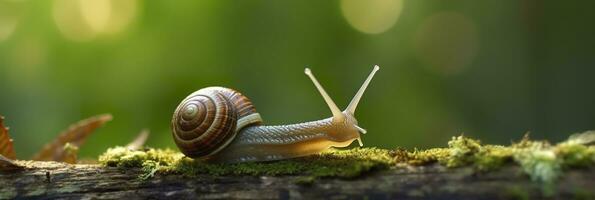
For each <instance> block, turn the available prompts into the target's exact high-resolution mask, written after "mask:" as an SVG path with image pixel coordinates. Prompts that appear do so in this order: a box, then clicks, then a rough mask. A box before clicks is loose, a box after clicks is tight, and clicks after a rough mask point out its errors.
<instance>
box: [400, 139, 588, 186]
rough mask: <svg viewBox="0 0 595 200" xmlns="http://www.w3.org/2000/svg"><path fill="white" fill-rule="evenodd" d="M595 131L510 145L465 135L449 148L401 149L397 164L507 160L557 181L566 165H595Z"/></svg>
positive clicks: (479, 164)
mask: <svg viewBox="0 0 595 200" xmlns="http://www.w3.org/2000/svg"><path fill="white" fill-rule="evenodd" d="M593 142H595V132H593V131H590V132H585V133H582V134H575V135H573V136H571V137H570V138H569V139H568V140H567V141H564V142H562V143H559V144H557V145H550V144H549V143H548V142H546V141H532V140H530V139H529V138H528V136H525V138H523V139H522V140H521V141H520V142H518V143H514V144H512V145H510V146H500V145H481V142H480V141H478V140H473V139H470V138H467V137H464V136H458V137H453V138H452V139H451V140H450V141H449V142H448V148H433V149H427V150H417V149H415V150H413V151H406V150H404V149H397V150H395V152H394V159H395V162H396V163H397V164H403V163H406V164H410V165H426V164H430V163H436V162H437V163H439V164H441V165H444V166H447V167H463V166H472V167H474V168H475V169H477V170H479V171H490V170H496V169H498V168H500V167H502V166H503V165H505V164H507V163H514V164H518V165H519V166H521V167H522V168H523V170H524V171H525V173H527V174H528V175H529V176H530V177H531V178H532V179H533V180H535V181H540V182H544V183H548V184H549V183H552V182H553V181H555V180H556V179H557V178H558V177H559V176H560V174H561V173H562V171H563V170H564V169H566V168H576V167H582V168H585V167H591V166H593V165H594V164H595V146H592V145H588V144H590V143H593Z"/></svg>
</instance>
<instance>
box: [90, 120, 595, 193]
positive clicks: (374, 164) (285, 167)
mask: <svg viewBox="0 0 595 200" xmlns="http://www.w3.org/2000/svg"><path fill="white" fill-rule="evenodd" d="M594 141H595V132H586V133H583V134H577V135H573V136H571V138H570V139H569V140H567V141H565V142H562V143H559V144H557V145H550V144H549V143H548V142H545V141H532V140H529V138H528V137H525V138H524V139H523V140H521V141H520V142H518V143H514V144H512V145H510V146H499V145H482V144H481V142H480V141H478V140H473V139H470V138H467V137H464V136H458V137H453V138H452V139H451V140H450V141H449V142H448V148H432V149H427V150H418V149H415V150H413V151H407V150H404V149H396V150H393V151H391V150H385V149H376V148H354V149H350V150H335V149H331V150H328V151H325V152H322V153H320V154H316V155H312V156H307V157H303V158H296V159H288V160H280V161H273V162H248V163H236V164H213V163H205V162H201V161H196V160H193V159H190V158H187V157H185V156H184V155H183V154H182V153H180V152H178V151H174V150H170V149H164V150H162V149H146V150H144V151H134V150H129V149H127V148H124V147H115V148H110V149H108V150H107V151H106V152H105V153H104V154H103V155H101V156H100V157H99V162H100V163H102V164H103V165H105V166H112V167H123V168H126V167H135V168H140V169H142V171H143V172H144V173H143V174H142V175H141V178H143V179H146V178H149V177H152V176H153V175H154V174H156V173H163V174H168V173H173V174H182V175H186V176H196V175H199V174H210V175H300V176H303V177H301V178H299V179H297V182H298V183H308V182H312V181H313V180H315V179H316V178H318V177H344V178H350V177H356V176H359V175H361V174H362V173H365V172H369V171H372V170H377V169H386V168H390V167H394V166H401V165H427V164H431V163H439V164H441V165H444V166H447V167H464V166H472V167H474V168H475V169H477V170H479V171H489V170H497V169H498V168H500V167H501V166H503V165H505V164H517V165H519V166H521V167H522V168H523V170H524V172H526V173H527V174H528V175H529V176H530V177H531V178H532V179H533V180H536V181H541V182H544V183H552V182H553V181H555V180H556V179H557V178H558V177H559V176H560V174H561V173H562V171H563V170H564V169H567V168H576V167H592V166H593V165H594V164H595V147H594V146H592V145H589V144H590V143H593V142H594Z"/></svg>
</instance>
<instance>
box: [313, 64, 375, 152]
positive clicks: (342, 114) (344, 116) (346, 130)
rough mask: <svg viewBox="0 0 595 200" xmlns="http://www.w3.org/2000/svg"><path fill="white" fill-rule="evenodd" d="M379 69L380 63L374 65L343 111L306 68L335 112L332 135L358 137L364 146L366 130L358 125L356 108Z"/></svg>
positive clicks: (360, 143)
mask: <svg viewBox="0 0 595 200" xmlns="http://www.w3.org/2000/svg"><path fill="white" fill-rule="evenodd" d="M379 69H380V67H378V65H375V66H374V69H373V70H372V72H371V73H370V75H368V78H367V79H366V80H365V81H364V83H363V84H362V86H361V87H360V89H359V90H358V91H357V93H356V94H355V96H354V97H353V99H351V102H350V103H349V105H348V106H347V108H345V110H344V111H341V110H340V109H339V107H337V104H335V102H334V101H333V99H331V97H330V96H329V95H328V94H327V93H326V91H325V90H324V88H323V87H322V86H321V85H320V83H319V82H318V80H316V77H314V74H312V71H311V70H310V69H309V68H306V69H305V70H304V72H305V73H306V75H307V76H308V77H310V79H311V80H312V82H313V83H314V85H315V86H316V88H317V89H318V91H319V92H320V94H321V95H322V98H324V101H325V102H326V104H327V105H328V107H329V108H330V109H331V112H332V113H333V117H332V122H333V124H335V125H336V126H334V127H335V128H334V130H331V132H332V133H333V134H332V135H336V137H340V138H346V139H347V138H354V139H357V141H358V143H359V145H360V146H363V143H362V140H361V136H360V134H366V130H365V129H363V128H361V127H359V126H358V125H357V120H356V119H355V110H356V108H357V104H358V103H359V101H360V99H361V98H362V96H363V94H364V92H365V91H366V88H367V87H368V84H370V81H371V80H372V78H373V77H374V74H376V71H378V70H379ZM351 141H353V140H351ZM347 145H349V144H347Z"/></svg>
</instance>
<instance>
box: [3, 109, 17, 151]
mask: <svg viewBox="0 0 595 200" xmlns="http://www.w3.org/2000/svg"><path fill="white" fill-rule="evenodd" d="M3 122H4V116H0V155H3V156H5V157H6V158H8V159H11V160H14V159H16V158H17V157H16V154H15V153H14V147H13V145H12V139H10V136H9V135H8V128H6V127H4V123H3Z"/></svg>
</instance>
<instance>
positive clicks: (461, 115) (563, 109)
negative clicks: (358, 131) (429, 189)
mask: <svg viewBox="0 0 595 200" xmlns="http://www.w3.org/2000/svg"><path fill="white" fill-rule="evenodd" d="M577 2H582V3H571V2H559V1H538V0H526V1H513V0H507V1H440V0H434V1H413V0H405V1H401V0H396V1H392V0H367V1H358V0H343V1H175V2H174V1H140V0H50V1H32V0H0V114H1V115H4V116H6V118H7V119H6V122H5V123H6V124H7V125H8V126H10V128H11V135H12V137H13V138H14V140H15V146H16V150H17V155H18V156H19V158H22V159H24V158H28V157H29V156H31V155H32V154H33V153H34V152H35V151H37V150H38V149H40V148H41V146H42V145H43V144H45V143H46V142H48V141H50V140H51V139H53V138H54V137H55V136H56V135H57V134H58V133H59V132H60V131H62V130H64V129H65V128H66V127H67V126H68V125H69V124H71V123H73V122H76V121H78V120H80V119H83V118H86V117H89V116H92V115H96V114H101V113H112V114H113V115H114V120H113V121H112V122H109V123H108V124H107V125H106V126H105V127H103V128H101V129H98V131H97V132H96V133H95V134H94V135H92V136H91V138H89V140H87V143H86V145H85V146H83V147H82V149H81V154H82V156H83V157H93V156H96V155H98V154H99V153H100V152H102V151H104V150H105V149H106V148H108V147H110V146H115V145H124V144H126V143H128V142H129V141H130V140H131V139H132V138H133V137H134V136H135V135H136V134H137V133H138V132H139V131H140V130H141V129H143V128H148V129H150V130H151V137H150V139H149V141H148V144H149V145H150V146H153V147H175V145H174V143H173V141H172V139H171V135H170V134H171V133H170V131H169V123H170V119H171V115H172V112H173V110H174V109H175V107H176V106H177V104H178V103H179V101H180V100H181V99H183V98H184V97H185V96H186V95H188V94H189V93H191V92H193V91H195V90H197V89H200V88H203V87H206V86H214V85H220V86H226V87H230V88H235V89H237V90H239V91H241V92H242V93H244V94H245V95H247V96H248V97H250V98H251V99H252V100H253V102H254V104H255V105H256V107H257V109H258V110H259V112H260V113H261V115H262V116H263V117H264V120H265V122H266V123H267V124H286V123H295V122H302V121H309V120H317V119H321V118H325V117H328V116H330V111H329V109H328V108H327V107H326V105H325V103H324V101H323V99H322V98H321V97H320V95H319V94H318V92H317V91H316V90H315V88H314V86H313V85H312V83H311V82H310V80H308V78H307V77H306V76H305V75H304V73H303V70H304V67H306V66H308V67H310V68H311V69H312V70H313V72H314V74H315V75H316V76H317V77H318V79H319V80H320V82H321V83H322V85H323V86H324V87H325V88H326V90H327V91H328V92H329V93H330V95H331V96H332V97H333V99H334V100H335V101H336V102H337V104H338V105H339V106H340V107H345V106H346V105H347V104H348V102H349V100H350V99H351V97H352V96H353V95H354V94H355V92H356V90H357V89H358V88H359V86H360V84H361V83H362V82H363V80H364V78H365V77H366V76H367V75H368V73H369V72H370V70H371V69H372V66H373V65H374V64H378V65H380V66H381V70H380V71H379V72H378V73H377V75H376V77H375V79H374V80H373V81H372V83H371V84H370V87H369V88H368V91H367V92H366V94H365V96H364V97H363V99H362V102H361V103H360V104H359V107H358V111H357V113H356V116H357V118H358V120H359V122H360V125H361V126H362V127H364V128H367V129H368V132H369V134H367V135H365V136H363V141H364V144H365V145H366V146H379V147H387V148H389V147H391V148H392V147H395V146H402V147H406V148H413V147H420V148H425V147H433V146H444V145H445V143H446V141H447V140H449V139H450V137H451V136H454V135H459V134H461V133H463V132H464V133H465V134H466V135H469V136H472V137H476V138H479V139H481V140H482V141H483V142H486V143H497V144H508V143H510V141H511V140H518V139H519V138H521V136H522V135H523V134H524V133H525V132H527V131H531V136H532V137H533V138H537V139H549V140H553V141H559V140H561V139H563V138H566V137H567V136H568V135H569V134H571V133H574V132H580V131H584V130H589V129H595V103H594V102H595V94H594V92H595V82H594V81H593V78H594V77H595V76H594V75H595V51H594V50H595V39H594V36H595V26H594V22H593V19H595V12H592V8H593V7H595V6H594V5H586V4H594V3H593V2H592V1H577Z"/></svg>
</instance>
